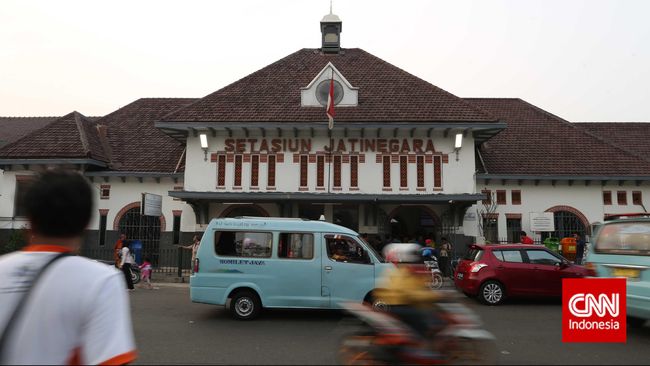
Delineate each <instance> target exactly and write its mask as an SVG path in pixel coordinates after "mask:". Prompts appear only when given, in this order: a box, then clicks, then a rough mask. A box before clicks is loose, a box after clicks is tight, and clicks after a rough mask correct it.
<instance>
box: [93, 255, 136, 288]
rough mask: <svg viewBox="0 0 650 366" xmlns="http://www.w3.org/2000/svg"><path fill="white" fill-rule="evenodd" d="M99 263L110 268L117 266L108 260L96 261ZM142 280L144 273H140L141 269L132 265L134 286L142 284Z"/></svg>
mask: <svg viewBox="0 0 650 366" xmlns="http://www.w3.org/2000/svg"><path fill="white" fill-rule="evenodd" d="M96 261H97V262H100V263H104V264H106V265H109V266H113V267H114V266H115V261H112V260H110V261H107V260H101V259H96ZM141 278H142V273H140V267H138V266H137V265H132V266H131V281H133V284H134V285H135V284H137V283H139V282H140V279H141Z"/></svg>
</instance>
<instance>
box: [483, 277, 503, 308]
mask: <svg viewBox="0 0 650 366" xmlns="http://www.w3.org/2000/svg"><path fill="white" fill-rule="evenodd" d="M505 295H506V294H505V290H504V288H503V285H502V284H500V283H499V282H497V281H486V282H485V283H484V284H483V285H482V286H481V289H480V290H479V292H478V299H479V300H480V301H481V302H482V303H484V304H487V305H499V304H500V303H501V302H503V299H504V298H505Z"/></svg>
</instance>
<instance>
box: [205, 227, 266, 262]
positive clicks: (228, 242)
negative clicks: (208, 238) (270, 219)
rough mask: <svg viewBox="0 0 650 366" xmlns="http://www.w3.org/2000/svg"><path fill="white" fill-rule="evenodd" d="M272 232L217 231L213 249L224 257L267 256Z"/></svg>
mask: <svg viewBox="0 0 650 366" xmlns="http://www.w3.org/2000/svg"><path fill="white" fill-rule="evenodd" d="M272 245H273V234H271V233H261V232H249V231H217V232H215V233H214V250H215V252H216V253H217V254H218V255H220V256H224V257H250V258H269V257H270V256H271V247H272Z"/></svg>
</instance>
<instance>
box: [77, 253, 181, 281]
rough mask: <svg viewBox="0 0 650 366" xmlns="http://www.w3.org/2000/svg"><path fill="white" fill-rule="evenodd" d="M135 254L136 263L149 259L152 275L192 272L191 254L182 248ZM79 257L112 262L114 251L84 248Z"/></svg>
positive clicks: (178, 274)
mask: <svg viewBox="0 0 650 366" xmlns="http://www.w3.org/2000/svg"><path fill="white" fill-rule="evenodd" d="M135 254H136V261H138V260H139V263H142V260H143V259H144V258H149V259H150V261H151V265H152V267H153V273H159V274H164V275H171V276H174V275H175V276H178V277H183V276H188V275H190V274H191V272H192V263H191V262H192V252H191V250H187V249H183V248H180V247H179V248H167V249H159V250H158V251H157V252H156V253H142V255H141V256H139V255H137V253H135ZM81 255H82V256H84V257H88V258H91V259H98V260H104V261H112V260H113V258H114V251H113V249H112V248H84V249H83V250H82V251H81Z"/></svg>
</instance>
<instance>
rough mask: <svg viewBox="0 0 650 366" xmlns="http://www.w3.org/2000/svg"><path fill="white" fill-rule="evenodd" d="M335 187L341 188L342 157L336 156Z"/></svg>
mask: <svg viewBox="0 0 650 366" xmlns="http://www.w3.org/2000/svg"><path fill="white" fill-rule="evenodd" d="M334 187H341V155H336V156H334Z"/></svg>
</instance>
